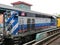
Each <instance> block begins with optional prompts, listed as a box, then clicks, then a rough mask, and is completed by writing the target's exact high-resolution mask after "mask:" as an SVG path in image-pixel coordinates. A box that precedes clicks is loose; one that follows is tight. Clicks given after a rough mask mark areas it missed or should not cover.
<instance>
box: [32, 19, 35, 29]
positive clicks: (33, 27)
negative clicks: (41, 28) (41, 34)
mask: <svg viewBox="0 0 60 45" xmlns="http://www.w3.org/2000/svg"><path fill="white" fill-rule="evenodd" d="M34 29H35V19H32V30H34Z"/></svg>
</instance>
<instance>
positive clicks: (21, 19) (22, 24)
mask: <svg viewBox="0 0 60 45" xmlns="http://www.w3.org/2000/svg"><path fill="white" fill-rule="evenodd" d="M20 25H21V31H22V32H23V30H24V20H23V18H20Z"/></svg>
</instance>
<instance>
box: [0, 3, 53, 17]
mask: <svg viewBox="0 0 60 45" xmlns="http://www.w3.org/2000/svg"><path fill="white" fill-rule="evenodd" d="M0 8H5V9H12V10H18V11H24V12H29V13H34V14H41V15H45V16H52V15H50V14H46V13H40V12H36V11H27V10H22V9H20V8H15V7H13V6H8V5H4V4H0Z"/></svg>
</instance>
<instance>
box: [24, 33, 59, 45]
mask: <svg viewBox="0 0 60 45" xmlns="http://www.w3.org/2000/svg"><path fill="white" fill-rule="evenodd" d="M59 37H60V32H58V33H55V34H53V35H51V36H49V37H47V38H45V39H42V40H40V41H35V40H33V41H30V42H27V43H25V44H23V45H49V44H50V43H51V42H53V41H54V40H56V39H57V38H59Z"/></svg>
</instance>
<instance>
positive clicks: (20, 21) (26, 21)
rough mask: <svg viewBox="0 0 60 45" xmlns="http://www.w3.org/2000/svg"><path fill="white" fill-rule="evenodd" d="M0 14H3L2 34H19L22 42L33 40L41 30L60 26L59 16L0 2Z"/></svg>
mask: <svg viewBox="0 0 60 45" xmlns="http://www.w3.org/2000/svg"><path fill="white" fill-rule="evenodd" d="M0 14H3V22H4V23H3V33H4V36H5V35H8V34H9V35H12V36H19V38H20V41H21V42H22V43H25V42H28V41H31V40H34V39H35V37H36V34H37V33H39V32H41V30H43V31H45V30H44V29H46V30H47V29H48V28H51V29H53V28H57V27H58V28H59V27H60V18H58V17H56V16H52V15H49V14H44V13H40V12H35V11H25V10H21V9H18V8H15V7H11V6H6V5H2V4H0Z"/></svg>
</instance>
